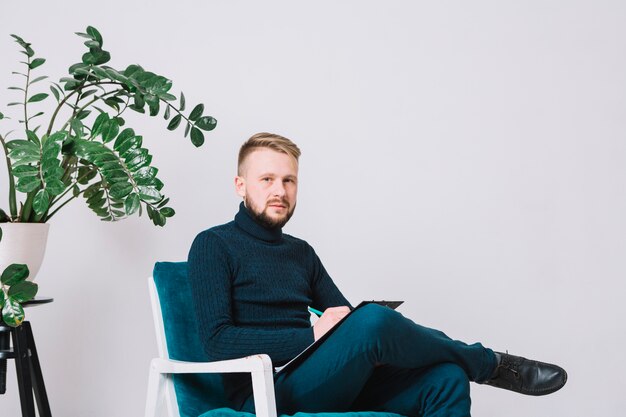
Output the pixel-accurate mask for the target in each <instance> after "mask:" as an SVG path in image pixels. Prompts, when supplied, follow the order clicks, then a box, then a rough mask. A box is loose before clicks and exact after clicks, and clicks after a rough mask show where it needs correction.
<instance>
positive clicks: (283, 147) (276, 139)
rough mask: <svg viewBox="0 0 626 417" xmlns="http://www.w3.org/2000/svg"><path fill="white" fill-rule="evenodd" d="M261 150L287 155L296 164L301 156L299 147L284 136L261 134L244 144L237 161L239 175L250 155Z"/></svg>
mask: <svg viewBox="0 0 626 417" xmlns="http://www.w3.org/2000/svg"><path fill="white" fill-rule="evenodd" d="M259 148H267V149H271V150H273V151H276V152H280V153H284V154H287V155H289V156H291V157H293V158H294V159H295V160H296V162H298V158H299V157H300V155H301V152H300V148H298V145H296V144H295V143H293V142H292V141H291V140H289V139H287V138H286V137H284V136H280V135H277V134H274V133H267V132H261V133H257V134H256V135H253V136H252V137H251V138H250V139H248V140H247V141H245V142H244V144H243V145H241V148H240V149H239V158H238V161H237V175H242V168H241V167H242V166H243V163H244V162H245V160H246V158H247V157H248V155H250V154H251V153H252V152H254V151H256V150H257V149H259Z"/></svg>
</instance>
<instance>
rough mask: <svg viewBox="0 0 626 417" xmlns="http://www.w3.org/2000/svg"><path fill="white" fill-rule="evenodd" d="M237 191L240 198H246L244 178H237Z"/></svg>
mask: <svg viewBox="0 0 626 417" xmlns="http://www.w3.org/2000/svg"><path fill="white" fill-rule="evenodd" d="M235 191H236V192H237V195H239V197H242V198H243V197H245V196H246V180H245V179H244V178H243V177H240V176H236V177H235Z"/></svg>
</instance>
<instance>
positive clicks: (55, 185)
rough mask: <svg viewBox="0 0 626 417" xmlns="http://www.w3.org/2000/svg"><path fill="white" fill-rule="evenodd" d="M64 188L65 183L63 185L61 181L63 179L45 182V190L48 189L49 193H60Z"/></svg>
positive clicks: (65, 186)
mask: <svg viewBox="0 0 626 417" xmlns="http://www.w3.org/2000/svg"><path fill="white" fill-rule="evenodd" d="M66 188H67V185H65V183H63V181H61V180H59V179H53V180H50V181H47V182H46V190H48V192H49V193H50V194H51V195H59V194H62V193H63V191H65V189H66Z"/></svg>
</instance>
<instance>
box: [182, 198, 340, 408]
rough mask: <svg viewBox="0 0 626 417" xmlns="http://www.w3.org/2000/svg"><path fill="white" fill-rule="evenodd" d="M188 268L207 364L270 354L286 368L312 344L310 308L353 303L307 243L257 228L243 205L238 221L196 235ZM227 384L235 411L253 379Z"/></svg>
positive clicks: (227, 379)
mask: <svg viewBox="0 0 626 417" xmlns="http://www.w3.org/2000/svg"><path fill="white" fill-rule="evenodd" d="M188 265H189V279H190V282H191V286H192V290H193V303H194V307H195V311H196V315H197V323H198V331H199V334H200V338H201V341H202V343H203V346H204V349H205V351H206V354H207V356H208V358H209V360H223V359H233V358H238V357H242V356H247V355H253V354H258V353H266V354H268V355H269V356H270V358H271V359H272V362H273V364H274V366H280V365H283V364H285V363H286V362H288V361H289V360H291V359H292V358H293V357H294V356H296V355H297V354H298V353H300V352H301V351H302V350H304V348H306V347H307V346H308V345H310V344H311V343H313V341H314V337H313V328H312V327H311V323H310V314H309V312H308V309H307V308H308V307H309V306H311V307H313V308H315V309H318V310H321V311H324V310H325V309H326V308H328V307H335V306H341V305H348V306H349V305H350V304H349V302H348V301H347V300H346V299H345V297H344V296H343V295H342V294H341V292H340V291H339V290H338V289H337V287H336V286H335V284H334V283H333V281H332V279H331V278H330V276H329V275H328V273H327V272H326V270H325V269H324V266H323V265H322V263H321V261H320V260H319V258H318V256H317V255H316V254H315V251H314V250H313V248H312V247H311V246H310V245H309V244H308V243H307V242H305V241H304V240H301V239H297V238H295V237H293V236H290V235H287V234H284V233H283V232H282V229H280V228H274V229H268V228H266V227H264V226H262V225H261V224H259V223H257V222H256V221H255V220H254V218H253V217H252V216H251V215H250V213H249V212H248V210H247V209H246V207H245V206H244V204H243V203H241V205H240V207H239V212H238V213H237V215H236V216H235V220H234V221H231V222H229V223H226V224H223V225H221V226H216V227H213V228H211V229H208V230H205V231H203V232H201V233H200V234H198V236H197V237H196V238H195V240H194V242H193V244H192V246H191V250H190V252H189V262H188ZM224 384H225V389H226V393H227V395H228V396H229V398H230V399H231V400H232V401H233V402H234V405H235V406H239V405H240V404H241V402H242V401H243V400H244V399H245V397H246V396H247V395H249V393H250V377H249V376H246V375H241V374H226V375H224Z"/></svg>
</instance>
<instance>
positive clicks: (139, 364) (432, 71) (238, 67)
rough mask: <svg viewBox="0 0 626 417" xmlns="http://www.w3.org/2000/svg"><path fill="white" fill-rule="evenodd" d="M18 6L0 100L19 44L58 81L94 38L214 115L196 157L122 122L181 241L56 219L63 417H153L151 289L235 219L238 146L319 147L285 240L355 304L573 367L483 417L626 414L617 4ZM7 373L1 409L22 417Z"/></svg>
mask: <svg viewBox="0 0 626 417" xmlns="http://www.w3.org/2000/svg"><path fill="white" fill-rule="evenodd" d="M4 3H5V4H3V6H2V11H1V13H2V17H3V18H2V30H1V33H0V57H1V59H0V74H1V75H0V91H2V95H1V98H2V100H0V101H1V102H2V103H7V102H9V101H13V92H12V91H8V90H6V89H5V88H6V87H7V86H9V85H11V84H12V82H13V81H14V79H13V78H11V76H10V72H11V71H13V70H16V69H18V68H19V67H18V66H17V63H16V62H17V60H19V59H20V58H21V57H22V56H21V55H20V54H19V53H18V52H17V51H18V48H17V45H16V44H14V43H13V42H12V39H11V38H10V37H9V34H10V33H17V34H20V35H21V36H23V37H24V38H25V39H27V40H29V41H30V42H32V43H33V45H34V48H35V50H36V52H37V53H38V55H39V56H43V57H46V58H48V61H47V63H46V64H45V65H44V66H43V67H41V71H40V72H41V73H47V74H49V75H51V76H53V77H54V78H57V79H58V78H60V77H62V76H65V74H66V69H67V67H68V66H69V65H70V64H72V63H74V62H77V61H78V60H79V59H80V56H81V55H82V53H83V46H82V42H81V40H80V39H79V38H78V37H76V36H75V35H73V32H75V31H82V30H84V29H85V27H86V26H87V25H88V24H91V25H94V26H96V27H97V28H99V29H100V31H101V32H102V34H103V36H104V40H105V49H108V50H109V51H110V52H111V53H112V56H113V60H112V62H111V65H113V66H115V67H120V68H123V67H125V66H126V65H127V64H130V63H141V64H142V65H143V66H144V67H145V68H146V69H149V70H152V71H155V72H157V73H161V74H164V75H166V76H168V77H169V78H171V79H173V80H174V85H175V89H176V91H180V89H182V90H183V91H184V92H185V94H186V96H187V100H188V102H189V104H190V105H193V104H195V103H197V102H200V101H202V102H204V103H205V104H206V108H207V113H208V114H211V115H213V116H215V117H216V118H217V119H218V120H219V125H218V128H217V130H215V131H214V132H213V133H211V134H209V135H207V139H208V140H207V143H206V145H205V146H204V147H202V148H200V149H197V150H196V149H194V148H193V146H192V145H191V144H190V143H189V142H188V141H186V140H184V139H183V138H182V132H177V133H171V132H167V131H166V130H165V127H164V126H165V123H164V121H163V120H162V119H149V118H147V117H135V116H134V115H133V116H132V117H129V119H132V120H133V125H134V127H135V128H136V130H137V131H139V132H140V133H142V134H143V135H144V137H145V139H146V141H145V143H146V144H149V146H150V149H151V151H152V152H153V154H154V156H155V158H154V161H155V164H156V165H157V166H158V167H159V168H160V176H161V178H162V180H163V181H164V182H165V184H166V188H165V190H164V191H165V192H166V193H167V195H169V196H170V197H171V198H172V201H173V206H174V207H175V208H176V210H177V215H176V217H174V218H173V219H172V220H170V222H169V223H168V225H167V227H166V228H164V229H159V228H154V227H152V226H151V225H150V223H149V222H148V220H147V218H141V219H135V218H133V219H129V220H126V221H124V222H121V223H118V224H106V223H101V222H100V221H98V219H97V218H96V217H95V216H94V215H93V214H92V213H91V212H90V211H89V210H88V209H87V207H86V206H85V205H84V204H83V203H82V202H76V203H74V204H73V205H71V206H68V207H67V209H66V210H64V211H63V212H62V213H61V215H59V216H57V217H56V218H54V219H53V221H52V228H51V231H50V238H49V246H48V251H47V254H46V259H45V262H44V265H43V266H42V269H41V271H40V274H39V277H38V279H37V281H38V283H39V284H40V293H41V294H42V295H49V296H53V297H54V298H55V302H54V303H53V304H51V305H48V306H45V307H37V308H34V309H31V310H29V311H28V312H27V314H28V319H30V320H31V322H32V324H33V327H34V331H35V337H36V340H37V344H38V349H39V353H40V356H41V359H42V362H43V370H44V376H45V379H46V384H47V387H48V390H49V395H50V401H51V405H52V409H53V412H54V414H55V415H56V416H65V417H71V416H87V415H88V416H90V417H100V416H116V417H117V416H120V417H125V416H129V417H130V416H138V415H141V413H142V410H143V403H144V399H145V390H146V378H147V371H148V362H149V360H150V359H151V358H152V357H153V356H155V354H156V347H155V342H154V335H153V330H152V321H151V316H150V310H149V300H148V295H147V290H146V277H147V276H148V275H149V274H150V273H151V267H152V264H153V262H154V261H156V260H183V259H185V258H186V254H187V250H188V248H189V245H190V244H191V241H192V239H193V237H194V236H195V234H196V233H197V232H199V231H200V230H203V229H205V228H207V227H210V226H212V225H215V224H219V223H223V222H226V221H228V220H230V219H231V218H232V216H233V215H234V213H235V211H236V209H237V202H238V200H237V198H236V197H235V194H234V192H233V191H232V178H233V175H234V169H235V159H236V151H237V149H238V146H239V145H240V144H241V142H242V141H243V140H245V139H246V138H247V137H249V136H250V135H251V134H253V133H255V132H258V131H265V130H267V131H273V132H277V133H281V134H283V135H286V136H288V137H291V138H292V139H294V140H295V141H296V142H297V143H298V144H299V145H300V146H301V148H302V150H303V152H304V155H303V157H302V160H301V183H300V184H301V186H300V187H301V188H300V201H299V206H298V210H297V215H296V216H295V217H294V219H293V220H292V222H291V223H290V224H289V225H288V226H287V227H286V231H287V232H288V233H290V234H294V235H296V236H300V237H303V238H305V239H307V240H308V241H309V242H310V243H311V244H312V245H313V246H314V247H316V249H317V251H318V253H319V254H320V256H321V258H322V259H323V261H324V262H325V265H326V267H327V269H328V270H329V271H330V272H331V275H333V276H334V277H335V280H336V281H337V283H338V285H339V286H340V287H341V288H342V289H343V290H344V292H345V293H346V295H347V296H348V297H349V298H350V299H351V300H353V301H355V302H358V301H359V300H360V299H363V298H375V297H382V298H387V299H393V298H402V299H405V300H407V303H406V305H405V306H404V307H403V312H404V313H405V314H406V315H407V316H410V317H412V318H413V319H415V320H416V321H419V322H421V323H423V324H426V325H429V326H435V327H438V328H441V329H442V330H444V331H446V332H447V333H448V334H449V335H451V336H453V337H455V338H460V339H464V340H466V341H468V342H473V341H476V340H480V341H482V342H483V343H485V344H486V345H489V346H492V347H494V348H495V349H497V350H505V349H508V350H509V351H510V352H512V353H517V354H522V355H525V356H529V357H536V358H539V359H543V360H547V361H554V362H557V363H559V364H561V365H563V366H564V367H565V368H566V369H567V370H568V371H569V375H570V380H569V382H568V384H567V386H566V387H565V388H564V389H563V390H562V391H560V392H559V393H557V394H554V395H551V396H548V397H542V398H532V397H524V396H519V395H516V394H513V393H510V392H506V391H502V390H497V389H493V388H489V387H484V386H478V385H473V386H472V390H473V412H474V415H477V416H502V415H507V416H509V417H516V416H535V417H542V416H568V417H571V416H589V415H599V416H617V415H618V410H623V409H624V408H626V400H625V399H624V395H623V387H624V385H625V384H626V372H625V371H626V367H625V365H624V361H623V355H622V354H621V351H622V346H623V345H624V343H625V342H626V332H625V331H624V330H625V328H624V325H623V322H622V320H623V317H624V316H625V313H626V308H625V307H624V305H623V302H622V298H623V296H624V292H625V291H624V289H625V288H624V284H623V282H624V279H625V277H626V262H625V259H626V258H625V254H626V141H625V132H626V129H625V128H626V53H625V52H624V51H626V26H625V25H624V22H625V21H626V5H625V4H624V3H623V2H620V1H599V0H595V1H572V0H569V1H545V0H542V1H472V2H468V1H437V2H435V1H430V2H426V1H394V2H383V1H376V2H375V1H364V0H360V1H343V2H337V1H316V2H295V1H263V2H253V1H231V2H225V1H224V2H217V1H205V2H191V1H185V0H181V1H177V2H165V1H153V2H149V1H135V2H130V1H124V2H119V1H113V0H109V1H106V2H98V3H96V2H85V1H65V2H54V3H53V2H47V1H39V2H34V1H29V2H4ZM61 4H62V6H61ZM3 105H4V104H3ZM0 111H2V112H4V113H5V114H6V113H7V111H6V108H5V107H0ZM6 130H8V128H7V123H2V124H0V131H3V132H5V131H6ZM2 169H3V168H2ZM3 181H5V182H4V183H2V192H3V193H4V194H5V193H6V191H5V190H6V180H5V179H4V176H3ZM4 194H2V196H3V197H2V200H0V201H5V198H4ZM2 205H3V206H5V203H2ZM9 369H10V371H9V387H8V389H9V391H8V392H7V394H6V395H5V396H3V397H0V410H1V411H0V414H1V415H2V416H17V415H19V402H18V399H17V398H18V397H17V391H16V387H15V373H14V368H13V367H12V364H10V368H9Z"/></svg>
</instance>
